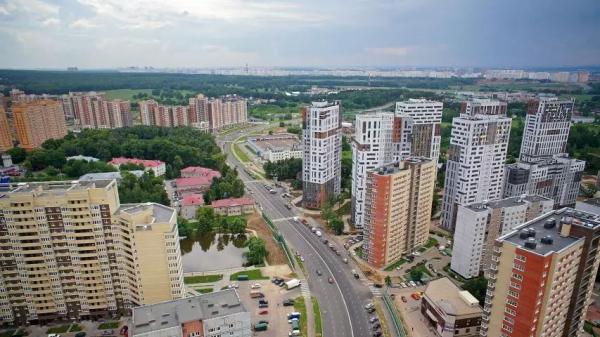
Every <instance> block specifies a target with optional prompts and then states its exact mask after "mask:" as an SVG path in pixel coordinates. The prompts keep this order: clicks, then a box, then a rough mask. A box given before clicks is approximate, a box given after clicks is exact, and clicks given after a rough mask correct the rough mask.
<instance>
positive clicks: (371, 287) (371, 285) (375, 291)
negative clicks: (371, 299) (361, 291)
mask: <svg viewBox="0 0 600 337" xmlns="http://www.w3.org/2000/svg"><path fill="white" fill-rule="evenodd" d="M367 285H368V286H369V290H370V291H371V293H372V294H373V296H375V297H383V292H382V291H381V288H377V287H375V284H374V283H373V282H369V283H367Z"/></svg>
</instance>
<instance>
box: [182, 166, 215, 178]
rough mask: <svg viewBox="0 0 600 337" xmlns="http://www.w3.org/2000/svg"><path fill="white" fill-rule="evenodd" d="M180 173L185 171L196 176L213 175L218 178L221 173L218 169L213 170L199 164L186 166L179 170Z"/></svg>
mask: <svg viewBox="0 0 600 337" xmlns="http://www.w3.org/2000/svg"><path fill="white" fill-rule="evenodd" d="M181 173H186V174H188V175H192V176H197V177H215V178H220V177H221V173H220V172H219V171H215V170H212V169H209V168H206V167H201V166H188V167H186V168H184V169H182V170H181Z"/></svg>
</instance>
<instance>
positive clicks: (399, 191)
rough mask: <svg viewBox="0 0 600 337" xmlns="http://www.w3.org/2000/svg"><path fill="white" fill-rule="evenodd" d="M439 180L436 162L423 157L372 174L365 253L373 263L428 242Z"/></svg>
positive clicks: (379, 264) (382, 262)
mask: <svg viewBox="0 0 600 337" xmlns="http://www.w3.org/2000/svg"><path fill="white" fill-rule="evenodd" d="M435 180H436V167H435V162H434V161H432V160H430V159H427V158H422V157H409V158H408V159H406V160H403V161H400V162H397V163H393V164H387V165H384V166H381V167H378V168H376V169H375V170H373V171H371V172H369V173H368V177H367V188H366V189H367V195H366V198H365V227H364V239H365V242H364V244H363V252H364V254H365V256H366V259H367V261H368V262H369V263H370V264H371V265H373V266H374V267H377V268H382V267H384V266H386V265H388V264H390V263H393V262H394V261H397V260H398V259H400V257H401V256H402V255H404V254H407V253H410V252H412V251H413V250H414V249H415V248H417V247H419V246H422V245H424V244H425V243H426V242H427V239H428V238H429V224H430V221H431V207H432V202H433V191H434V185H435Z"/></svg>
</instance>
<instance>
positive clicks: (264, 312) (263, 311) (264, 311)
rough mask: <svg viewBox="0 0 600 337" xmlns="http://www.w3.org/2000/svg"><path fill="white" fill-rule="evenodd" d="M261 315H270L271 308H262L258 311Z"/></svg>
mask: <svg viewBox="0 0 600 337" xmlns="http://www.w3.org/2000/svg"><path fill="white" fill-rule="evenodd" d="M258 314H259V315H268V314H269V310H261V311H259V312H258Z"/></svg>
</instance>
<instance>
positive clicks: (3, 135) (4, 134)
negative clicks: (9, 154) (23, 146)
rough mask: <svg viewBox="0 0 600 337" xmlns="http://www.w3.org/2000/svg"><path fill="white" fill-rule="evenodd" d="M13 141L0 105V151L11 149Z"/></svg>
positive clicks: (4, 113) (6, 118)
mask: <svg viewBox="0 0 600 337" xmlns="http://www.w3.org/2000/svg"><path fill="white" fill-rule="evenodd" d="M12 147H13V141H12V135H11V134H10V126H9V125H8V117H7V116H6V111H5V110H4V108H3V107H1V106H0V152H5V151H7V150H9V149H12Z"/></svg>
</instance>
